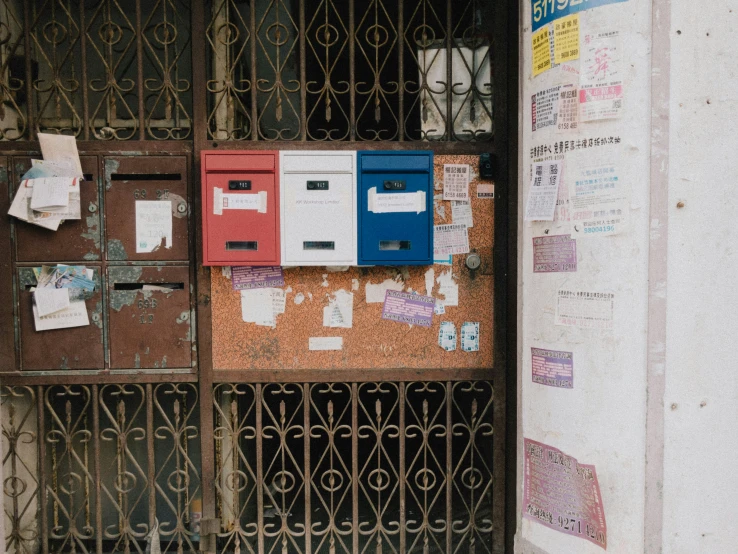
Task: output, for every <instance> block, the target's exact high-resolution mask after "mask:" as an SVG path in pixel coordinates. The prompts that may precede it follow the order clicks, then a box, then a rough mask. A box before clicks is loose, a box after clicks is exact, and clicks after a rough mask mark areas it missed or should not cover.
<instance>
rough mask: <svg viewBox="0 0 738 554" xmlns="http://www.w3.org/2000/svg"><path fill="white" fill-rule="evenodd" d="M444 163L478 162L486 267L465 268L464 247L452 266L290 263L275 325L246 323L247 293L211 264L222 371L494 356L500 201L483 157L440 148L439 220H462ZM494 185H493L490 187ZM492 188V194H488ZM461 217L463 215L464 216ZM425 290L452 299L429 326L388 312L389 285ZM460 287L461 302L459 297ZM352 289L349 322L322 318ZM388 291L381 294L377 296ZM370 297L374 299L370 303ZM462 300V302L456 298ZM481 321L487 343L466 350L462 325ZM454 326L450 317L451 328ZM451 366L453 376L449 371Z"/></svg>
mask: <svg viewBox="0 0 738 554" xmlns="http://www.w3.org/2000/svg"><path fill="white" fill-rule="evenodd" d="M444 164H468V165H469V166H470V167H471V180H470V184H469V195H470V198H471V209H472V216H473V227H472V228H470V229H469V245H470V249H471V252H472V253H474V252H476V253H477V254H479V256H480V258H481V266H480V267H479V268H478V269H476V270H474V271H472V270H470V269H468V268H467V267H466V264H465V261H466V257H467V256H466V255H456V256H453V260H452V263H451V265H446V264H441V263H436V264H435V265H432V266H415V267H412V266H400V267H384V266H376V267H349V268H348V269H346V268H326V267H299V268H285V269H284V287H283V289H284V291H285V297H286V298H285V308H284V313H281V314H279V315H278V316H277V317H276V320H275V326H273V327H267V326H259V325H256V324H254V323H246V322H244V321H243V318H242V313H241V298H240V296H241V294H240V292H239V291H236V290H233V285H232V281H231V278H230V276H229V275H228V270H226V271H222V269H221V268H219V267H214V268H212V273H211V309H212V360H213V369H215V370H243V371H248V370H270V369H275V370H280V369H305V370H308V369H310V370H313V369H325V370H329V371H330V370H367V371H371V370H373V369H403V368H406V369H444V370H454V369H482V368H490V367H492V364H493V340H492V337H493V275H492V249H493V246H494V231H493V226H494V200H493V199H491V198H479V197H478V186H479V185H491V184H492V182H491V181H482V180H480V179H479V176H478V164H479V157H478V156H450V155H439V156H436V157H435V161H434V202H433V204H434V220H435V224H436V225H442V224H450V223H453V222H454V218H453V213H452V212H453V207H452V202H451V201H444V200H443V199H442V195H443V175H444V174H443V166H444ZM482 190H485V191H488V190H489V187H484V186H483V187H482ZM487 194H488V195H489V193H487ZM457 217H458V215H457ZM388 288H389V289H392V290H402V291H404V292H410V293H412V292H417V293H418V294H419V295H429V296H433V297H434V298H436V299H438V300H441V301H444V300H446V303H445V305H444V308H443V310H444V312H445V313H440V314H439V313H436V314H434V316H433V323H432V325H431V327H430V328H425V327H420V326H417V325H414V326H410V325H408V324H404V323H397V322H393V321H389V320H384V319H382V308H383V299H384V291H385V290H386V289H388ZM456 288H458V301H457V302H455V301H454V300H453V298H452V297H453V296H454V294H455V289H456ZM349 295H352V301H351V305H352V316H353V317H352V322H351V327H350V328H346V327H327V326H324V308H326V307H329V306H331V303H332V302H333V303H335V302H337V301H338V299H347V298H350V296H349ZM379 298H381V300H380V301H372V300H377V299H379ZM367 300H370V302H367ZM454 303H457V305H455V306H454V305H452V304H454ZM442 322H450V323H452V324H453V326H454V329H455V331H456V334H457V340H456V348H455V350H453V351H447V350H445V349H444V348H442V347H441V346H440V345H439V330H440V328H441V323H442ZM467 322H469V323H479V350H478V351H473V352H467V351H464V350H462V346H461V339H462V337H461V331H462V326H463V325H464V323H467ZM445 327H446V328H447V327H448V325H446V326H445ZM317 337H341V339H342V348H341V349H340V350H310V347H309V344H310V339H311V338H317ZM450 376H451V374H449V377H450Z"/></svg>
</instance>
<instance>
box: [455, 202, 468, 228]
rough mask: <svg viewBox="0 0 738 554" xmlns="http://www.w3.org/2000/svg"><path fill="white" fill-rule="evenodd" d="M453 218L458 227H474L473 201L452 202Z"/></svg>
mask: <svg viewBox="0 0 738 554" xmlns="http://www.w3.org/2000/svg"><path fill="white" fill-rule="evenodd" d="M451 218H452V220H453V222H454V224H456V225H466V226H467V227H468V228H470V229H471V228H472V227H474V217H473V215H472V207H471V200H454V201H452V202H451Z"/></svg>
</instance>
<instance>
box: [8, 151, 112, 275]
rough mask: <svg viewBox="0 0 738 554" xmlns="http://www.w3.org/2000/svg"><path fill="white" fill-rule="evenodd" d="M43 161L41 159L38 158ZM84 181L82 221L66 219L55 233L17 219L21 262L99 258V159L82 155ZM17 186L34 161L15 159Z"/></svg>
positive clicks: (81, 192) (82, 183) (24, 158)
mask: <svg viewBox="0 0 738 554" xmlns="http://www.w3.org/2000/svg"><path fill="white" fill-rule="evenodd" d="M39 158H40V156H39ZM79 159H80V162H81V164H82V172H83V173H84V176H85V178H84V180H83V181H81V182H80V183H79V188H80V190H79V193H80V207H81V209H82V213H81V219H67V220H65V221H64V223H62V224H61V225H60V226H59V229H57V230H56V231H49V230H48V229H44V228H42V227H38V226H37V225H32V224H30V223H27V222H25V221H20V220H15V236H16V248H17V250H16V252H17V255H18V261H19V262H61V261H72V260H80V261H81V260H85V261H95V260H99V259H100V237H101V228H100V200H99V194H98V177H99V172H98V167H97V162H98V158H97V156H80V158H79ZM13 165H14V170H15V175H14V178H13V182H14V185H15V187H18V186H20V184H21V177H23V175H24V174H25V173H26V171H28V170H29V169H30V168H31V158H28V157H16V158H15V159H14V164H13Z"/></svg>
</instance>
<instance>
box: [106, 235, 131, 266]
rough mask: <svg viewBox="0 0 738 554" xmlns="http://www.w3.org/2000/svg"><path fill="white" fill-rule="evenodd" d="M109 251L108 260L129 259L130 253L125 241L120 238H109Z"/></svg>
mask: <svg viewBox="0 0 738 554" xmlns="http://www.w3.org/2000/svg"><path fill="white" fill-rule="evenodd" d="M107 252H108V260H115V261H124V260H127V259H128V253H127V252H126V249H125V247H124V246H123V243H122V242H121V241H119V240H118V239H108V247H107Z"/></svg>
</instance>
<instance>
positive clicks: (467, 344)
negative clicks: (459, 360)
mask: <svg viewBox="0 0 738 554" xmlns="http://www.w3.org/2000/svg"><path fill="white" fill-rule="evenodd" d="M461 349H462V350H463V351H464V352H478V351H479V322H478V321H474V322H472V321H467V322H465V323H464V324H463V325H462V326H461Z"/></svg>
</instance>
